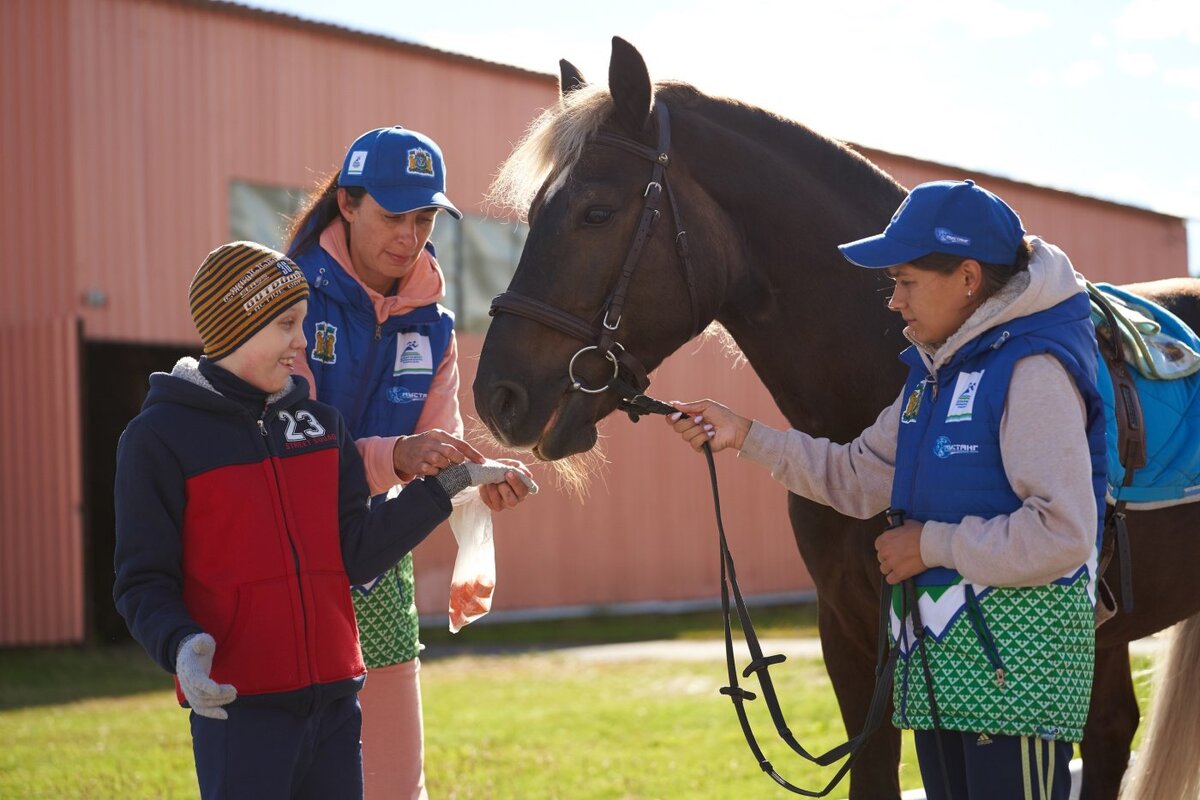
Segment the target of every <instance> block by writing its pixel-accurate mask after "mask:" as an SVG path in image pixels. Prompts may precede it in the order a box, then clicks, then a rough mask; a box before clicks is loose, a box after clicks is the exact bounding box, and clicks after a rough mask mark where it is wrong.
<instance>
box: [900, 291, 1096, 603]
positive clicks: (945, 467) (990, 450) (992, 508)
mask: <svg viewBox="0 0 1200 800" xmlns="http://www.w3.org/2000/svg"><path fill="white" fill-rule="evenodd" d="M1090 313H1091V311H1090V306H1089V304H1088V299H1087V295H1085V294H1082V293H1081V294H1079V295H1076V296H1074V297H1071V298H1069V299H1068V300H1065V301H1063V302H1062V303H1059V304H1058V305H1056V306H1054V307H1053V308H1049V309H1046V310H1045V311H1041V312H1038V313H1035V314H1031V315H1029V316H1027V317H1021V318H1019V319H1015V320H1012V321H1010V322H1007V323H1005V324H1003V325H1000V326H998V327H996V328H993V329H991V330H988V331H985V332H984V333H982V334H980V335H979V336H977V337H976V338H975V339H973V340H972V341H970V342H968V343H967V344H966V345H964V346H963V347H962V348H960V349H959V351H958V352H957V353H955V354H954V356H953V357H952V358H951V360H950V361H949V362H948V363H946V364H945V365H943V366H942V367H941V368H940V369H939V370H938V374H937V376H936V377H937V380H936V381H933V380H930V376H929V375H928V374H927V372H926V367H925V363H924V362H923V361H922V359H921V356H920V354H919V353H918V352H917V350H916V348H915V347H910V348H908V349H907V350H905V351H904V352H903V353H901V355H900V359H901V361H903V362H904V363H905V364H906V365H908V368H909V375H908V380H907V381H906V382H905V385H904V396H905V397H906V398H908V400H907V401H906V403H905V408H904V409H903V412H902V415H901V420H900V431H899V436H898V441H897V444H896V475H895V478H894V479H893V483H892V508H895V509H903V510H904V512H905V515H906V517H907V518H908V519H913V520H919V521H921V522H928V521H931V520H932V521H936V522H949V523H957V522H960V521H961V520H962V518H963V517H965V516H968V515H971V516H978V517H994V516H997V515H999V514H1011V513H1012V512H1014V511H1016V510H1017V509H1018V508H1020V506H1021V500H1020V498H1018V497H1017V496H1016V494H1014V493H1013V491H1012V488H1011V487H1010V486H1009V484H1008V478H1007V477H1006V476H1005V474H1004V464H1003V461H1002V459H1001V456H1000V419H1001V417H1002V416H1003V414H1004V404H1005V400H1006V398H1007V396H1008V384H1009V381H1010V379H1011V378H1012V372H1013V368H1014V367H1015V366H1016V363H1017V362H1018V361H1020V360H1021V359H1022V358H1025V357H1027V356H1032V355H1039V354H1049V355H1052V356H1054V357H1055V358H1057V359H1058V360H1059V362H1060V363H1061V364H1062V365H1063V367H1064V368H1065V369H1066V370H1067V372H1068V374H1070V376H1071V377H1072V379H1073V380H1074V381H1075V385H1076V387H1078V389H1079V392H1080V394H1081V395H1082V396H1083V401H1084V406H1085V408H1086V409H1087V426H1088V427H1087V437H1088V446H1089V449H1090V450H1091V454H1092V486H1093V490H1094V491H1095V494H1096V511H1097V518H1098V520H1099V522H1098V524H1097V530H1096V546H1097V549H1099V546H1100V535H1101V530H1102V527H1103V519H1104V494H1105V488H1106V485H1107V483H1106V477H1107V460H1106V459H1107V455H1106V450H1105V441H1106V440H1105V434H1104V427H1105V419H1104V406H1103V403H1102V402H1101V399H1100V393H1099V390H1098V388H1097V385H1096V376H1097V369H1098V367H1097V361H1098V358H1099V356H1098V351H1097V349H1096V335H1095V330H1094V328H1093V327H1092V324H1091V322H1090ZM1048 399H1049V398H1048ZM958 577H959V576H958V573H957V572H955V571H954V570H950V569H946V568H944V567H937V568H933V569H930V570H927V571H926V572H924V573H922V574H921V575H919V576H917V583H918V584H922V585H935V584H948V583H954V582H955V581H956V580H957V578H958Z"/></svg>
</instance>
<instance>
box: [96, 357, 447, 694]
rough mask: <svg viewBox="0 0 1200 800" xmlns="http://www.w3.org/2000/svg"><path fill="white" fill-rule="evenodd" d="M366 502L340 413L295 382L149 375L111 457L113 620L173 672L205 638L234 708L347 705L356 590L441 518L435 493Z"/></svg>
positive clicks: (193, 371)
mask: <svg viewBox="0 0 1200 800" xmlns="http://www.w3.org/2000/svg"><path fill="white" fill-rule="evenodd" d="M368 500H369V494H368V489H367V483H366V478H365V477H364V473H363V467H362V462H361V460H360V458H359V455H358V451H357V449H356V447H355V444H354V440H353V438H351V436H350V435H349V433H348V432H347V431H346V428H345V426H344V423H343V421H342V417H341V414H339V413H338V411H337V410H336V409H335V408H333V407H332V406H328V405H325V404H323V403H319V402H316V401H313V400H309V399H308V385H307V383H306V382H305V381H304V380H303V379H302V378H296V379H293V381H292V382H291V383H290V384H289V387H288V388H287V389H285V390H284V391H283V392H281V393H280V394H279V395H272V396H271V397H270V398H268V397H267V396H266V394H265V393H264V392H262V391H260V390H257V389H255V388H254V387H253V386H250V385H249V384H247V383H245V382H244V381H242V380H241V379H239V378H237V377H236V376H234V375H233V374H232V373H230V372H228V371H226V370H224V369H222V368H220V367H219V366H217V365H215V364H212V363H211V362H209V361H207V359H204V360H201V361H200V362H199V363H197V362H196V361H194V360H192V359H183V360H181V361H180V362H179V364H177V365H176V366H175V369H174V370H173V371H172V373H171V374H165V373H155V374H153V375H151V376H150V393H149V395H148V396H147V397H146V401H145V403H144V404H143V406H142V411H141V413H140V414H139V415H138V416H137V417H135V418H134V420H133V421H132V422H130V423H129V426H128V427H127V428H126V429H125V432H124V433H123V434H122V435H121V441H120V444H119V445H118V447H117V479H116V517H117V520H116V521H117V544H116V556H115V563H116V582H115V584H114V586H113V597H114V599H115V600H116V604H117V608H118V610H119V611H120V612H121V615H122V616H123V617H124V618H125V621H126V624H128V626H129V630H130V632H131V633H132V634H133V637H134V638H135V639H137V641H138V642H140V643H141V645H142V646H143V647H144V648H145V649H146V651H147V652H148V653H149V654H150V655H151V656H152V657H153V658H154V659H155V660H156V661H157V662H158V663H159V664H160V665H161V666H162V667H163V668H164V669H166V670H167V671H168V672H172V673H173V672H175V656H176V653H177V652H178V650H179V645H180V643H181V642H182V640H183V639H184V638H185V637H186V636H188V635H190V634H193V633H200V632H202V631H203V632H207V633H209V634H211V635H212V636H213V638H214V639H215V640H216V643H217V648H216V653H215V656H214V658H213V667H212V673H211V675H212V678H213V680H215V681H216V682H218V683H230V684H233V686H234V688H236V689H237V691H238V701H235V702H242V701H250V702H264V701H265V702H275V701H279V702H285V701H287V700H290V699H293V695H294V697H295V698H302V697H304V696H305V694H306V693H307V692H310V691H311V690H312V687H320V691H321V692H322V695H323V696H326V697H328V696H337V695H340V694H350V693H352V692H355V691H357V690H358V688H359V687H360V686H361V685H362V681H363V676H364V674H365V672H366V670H365V668H364V666H363V661H362V653H361V650H360V649H359V645H358V629H357V627H356V626H355V622H354V608H353V606H352V604H351V600H350V592H349V587H350V584H351V583H364V582H366V581H369V580H371V579H372V578H374V577H375V576H377V575H379V574H381V573H383V572H384V571H386V570H387V569H388V568H389V567H391V566H392V565H393V564H394V563H396V562H397V561H398V560H400V558H402V557H403V556H404V555H405V554H406V553H408V552H409V551H410V550H412V549H413V548H414V547H416V546H417V544H419V543H420V542H421V541H422V540H423V539H424V538H425V537H426V536H427V535H428V534H429V533H431V532H432V531H433V530H434V528H436V527H437V525H438V524H439V523H441V522H442V521H443V520H445V519H446V518H447V517H448V516H449V514H450V498H449V497H448V496H447V494H446V492H445V490H444V489H443V488H442V486H441V484H439V483H438V482H437V481H424V480H416V481H413V482H412V483H410V484H409V485H408V486H407V487H406V488H405V489H404V490H403V491H402V492H400V494H399V495H398V496H397V497H396V498H394V499H393V500H390V501H388V502H386V503H378V504H376V507H375V508H374V509H370V508H369V505H368ZM176 691H177V694H178V696H179V701H180V703H185V700H184V697H183V694H182V692H180V691H179V690H178V682H176ZM264 695H265V697H264Z"/></svg>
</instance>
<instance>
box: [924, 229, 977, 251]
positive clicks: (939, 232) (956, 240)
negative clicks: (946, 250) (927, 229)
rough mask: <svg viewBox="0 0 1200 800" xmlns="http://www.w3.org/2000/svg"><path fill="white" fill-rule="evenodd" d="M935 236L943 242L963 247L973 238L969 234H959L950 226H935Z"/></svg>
mask: <svg viewBox="0 0 1200 800" xmlns="http://www.w3.org/2000/svg"><path fill="white" fill-rule="evenodd" d="M933 236H934V238H935V239H937V240H938V241H939V242H941V243H942V244H957V245H961V246H963V247H967V246H969V245H970V244H971V238H970V237H969V236H959V235H958V234H957V233H955V232H954V231H952V230H950V229H949V228H934V229H933Z"/></svg>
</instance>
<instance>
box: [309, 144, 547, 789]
mask: <svg viewBox="0 0 1200 800" xmlns="http://www.w3.org/2000/svg"><path fill="white" fill-rule="evenodd" d="M443 211H444V212H445V213H447V214H449V215H450V216H452V217H454V218H455V219H461V218H462V214H461V213H460V212H459V210H458V209H457V208H455V206H454V204H453V203H451V202H450V198H449V197H447V196H446V166H445V161H444V160H443V158H442V151H441V148H439V147H438V145H437V143H436V142H434V141H433V140H432V139H431V138H429V137H428V136H426V135H424V134H422V133H418V132H417V131H413V130H408V129H406V128H403V127H400V126H395V127H390V128H376V129H374V130H371V131H367V132H366V133H364V134H362V135H361V136H359V137H358V139H356V140H355V142H354V143H353V144H352V145H350V148H349V150H347V152H346V154H345V157H344V158H343V162H342V168H341V171H340V172H339V173H338V174H337V175H334V176H330V177H329V178H328V179H327V180H326V181H325V182H324V183H323V185H321V186H319V187H318V188H317V189H316V190H315V191H314V192H313V194H312V195H311V197H310V198H309V202H308V203H307V205H306V207H305V209H304V211H302V212H301V213H300V214H299V215H298V217H297V218H296V219H295V220H294V221H293V224H292V229H291V243H290V245H289V247H288V254H289V256H291V257H292V258H293V259H294V260H295V261H296V263H297V264H299V265H300V267H301V268H302V269H303V270H304V274H305V276H306V277H307V278H308V282H309V285H310V286H311V289H312V293H311V297H310V300H309V310H308V315H307V317H306V318H305V321H304V333H305V335H306V337H307V338H308V341H309V345H310V347H309V351H308V359H307V362H306V363H301V362H299V361H298V362H297V370H296V371H297V373H299V374H302V375H305V377H307V378H309V383H310V385H311V386H312V387H313V391H314V392H315V398H316V399H318V400H321V401H323V402H326V403H329V404H331V405H334V406H336V407H337V408H338V409H339V410H340V411H341V412H342V414H343V415H344V416H345V418H346V424H347V427H348V428H349V430H350V432H351V433H352V434H353V435H354V437H355V439H356V440H357V443H358V447H359V451H360V452H361V453H362V456H363V462H364V464H365V466H366V472H367V481H368V483H369V484H370V488H371V492H372V494H373V495H375V496H376V497H378V496H379V495H382V494H385V493H387V492H388V491H389V490H391V489H393V487H395V486H397V485H398V484H401V483H404V482H407V481H410V480H412V479H413V478H415V477H422V476H427V475H436V474H438V473H439V472H440V471H441V470H443V469H445V468H447V467H449V466H450V465H452V464H459V463H462V462H463V461H465V460H470V461H476V462H481V461H482V460H483V456H482V455H481V454H480V453H479V452H478V451H477V450H476V449H475V448H474V447H472V446H471V445H470V444H468V443H467V442H465V441H464V440H463V423H462V416H461V414H460V412H459V405H458V388H459V373H458V363H457V355H458V350H457V345H456V341H455V336H454V319H453V316H452V315H451V314H450V313H449V311H447V310H446V309H445V308H443V307H442V306H441V305H439V301H440V300H442V298H443V297H444V294H445V284H446V281H445V277H444V276H443V274H442V271H441V268H440V267H439V266H438V263H437V259H436V258H435V257H434V252H433V248H432V246H431V245H430V244H429V236H430V234H431V233H432V232H433V227H434V224H435V221H436V219H437V217H438V216H439V215H440V213H441V212H443ZM506 463H509V464H510V465H512V466H513V467H514V472H513V473H511V474H510V475H509V476H508V481H507V482H506V483H501V484H497V485H493V486H488V487H486V488H484V489H480V493H479V498H478V500H479V501H481V502H482V503H484V504H486V506H487V507H488V508H489V509H491V510H492V511H500V510H503V509H505V508H511V507H512V506H515V505H516V504H517V503H519V502H520V501H521V500H522V499H524V498H525V497H526V495H527V494H528V489H527V488H526V485H525V483H524V482H523V481H522V480H521V479H520V476H518V475H517V474H516V471H515V470H518V469H520V470H522V471H524V467H523V466H521V465H520V464H519V462H515V461H514V462H506ZM454 520H455V518H454V517H453V516H452V518H451V522H452V524H453V523H454ZM352 594H353V597H354V608H355V614H356V616H357V619H358V627H359V636H360V639H361V642H362V650H363V657H364V660H365V661H366V665H367V669H368V671H369V679H368V680H367V682H366V687H365V688H364V690H363V692H362V693H361V695H360V700H361V703H362V712H363V732H362V740H363V772H364V777H365V782H366V797H368V798H371V797H376V798H381V797H389V798H393V797H394V798H404V800H409V798H424V797H425V796H426V791H425V776H424V766H423V761H424V745H423V734H422V722H421V696H420V684H419V681H418V673H419V670H420V661H419V659H418V657H417V656H418V654H419V651H420V649H421V645H420V642H419V639H418V634H419V630H418V623H417V609H416V604H415V602H414V584H413V563H412V556H411V555H409V556H407V557H406V558H405V559H404V560H402V561H401V562H400V563H399V564H398V565H397V566H396V567H394V568H393V569H391V570H389V571H388V572H386V573H384V574H383V575H381V576H379V577H378V578H377V579H376V580H374V581H371V582H369V583H367V584H364V585H360V586H355V587H353V589H352Z"/></svg>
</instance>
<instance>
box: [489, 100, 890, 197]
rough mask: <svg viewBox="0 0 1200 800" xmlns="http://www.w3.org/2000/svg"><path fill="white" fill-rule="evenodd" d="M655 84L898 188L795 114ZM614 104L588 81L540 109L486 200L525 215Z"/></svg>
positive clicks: (822, 160)
mask: <svg viewBox="0 0 1200 800" xmlns="http://www.w3.org/2000/svg"><path fill="white" fill-rule="evenodd" d="M654 88H655V95H656V96H657V95H662V97H663V98H664V99H666V100H669V101H671V105H672V107H676V106H678V107H680V108H685V107H691V108H695V107H697V106H700V105H705V106H707V107H709V108H710V109H712V114H711V118H712V119H713V120H714V121H715V120H717V119H720V120H722V123H723V124H725V125H727V126H728V127H730V128H734V127H736V128H739V129H744V128H745V127H746V117H747V115H748V116H750V117H753V118H755V119H756V120H758V121H759V122H760V124H763V125H766V126H770V127H772V128H774V129H776V133H777V134H778V136H770V137H762V139H761V140H760V145H759V146H766V142H773V143H777V142H778V141H780V137H786V141H788V143H789V147H788V149H787V153H788V155H789V156H790V157H793V158H794V157H795V156H796V155H797V150H796V149H793V148H795V147H796V146H797V145H802V146H803V148H804V149H806V150H809V151H810V153H811V155H812V156H813V157H812V158H810V159H808V161H809V163H810V164H814V165H828V166H829V167H832V168H834V169H837V170H838V175H837V180H838V181H839V182H844V181H845V180H846V179H847V178H848V177H850V176H849V175H847V172H846V170H847V167H850V169H851V170H852V172H853V173H855V175H854V177H856V178H857V179H859V180H861V181H862V182H863V186H864V188H866V187H868V186H870V185H878V181H879V180H880V179H882V180H884V181H886V182H887V183H890V184H892V185H893V186H896V187H897V188H899V185H898V184H897V183H896V181H895V180H894V179H892V178H891V176H889V175H888V174H887V173H885V172H884V171H883V170H881V169H879V167H877V166H876V165H875V164H873V163H872V162H871V161H869V160H868V159H867V158H865V157H864V156H862V155H861V154H860V153H858V152H857V151H855V150H853V149H852V148H850V147H849V146H847V145H846V144H844V143H842V142H840V141H837V140H835V139H831V138H829V137H826V136H823V135H821V134H819V133H817V132H816V131H813V130H812V129H811V128H808V127H807V126H805V125H803V124H802V123H799V122H796V121H795V120H791V119H787V118H785V117H781V116H779V115H777V114H774V113H772V112H770V111H767V110H765V109H762V108H759V107H757V106H752V105H749V104H747V103H743V102H742V101H740V100H736V99H733V98H726V97H715V96H709V95H706V94H704V93H703V92H701V91H699V90H698V89H696V88H695V87H693V86H691V85H690V84H687V83H683V82H680V81H662V82H659V83H657V84H655V87H654ZM613 108H614V106H613V100H612V95H611V94H610V93H609V90H608V87H607V86H604V85H600V84H588V85H585V86H583V87H581V88H579V89H576V90H574V91H572V92H570V93H569V94H567V95H566V96H564V97H562V98H561V100H560V101H559V102H558V103H556V104H555V105H553V106H551V107H549V108H547V109H545V110H544V111H542V113H541V114H539V115H538V116H537V117H536V118H535V119H534V120H533V122H531V123H530V125H529V127H528V129H527V130H526V132H525V134H524V136H522V137H521V139H520V141H518V142H517V145H516V146H515V147H514V148H513V151H512V153H511V154H510V155H509V157H508V158H507V159H505V161H504V163H503V164H501V165H500V169H499V171H498V173H497V175H496V178H495V180H494V181H493V182H492V186H491V188H490V189H489V191H488V194H487V202H488V203H489V204H490V205H494V206H497V207H499V208H500V209H502V210H509V211H514V212H516V213H517V214H519V215H521V216H522V218H524V215H525V214H526V213H527V212H528V210H529V207H530V205H531V203H532V202H533V200H534V198H535V197H536V196H537V194H538V192H539V191H540V190H541V188H542V186H543V185H544V184H546V181H547V180H548V179H549V178H551V176H553V182H552V183H550V185H549V186H547V193H550V194H552V193H553V192H554V191H555V190H556V189H558V188H559V187H561V186H562V184H563V183H564V182H565V181H566V179H567V177H568V176H569V175H570V173H571V169H572V168H573V167H574V166H575V164H576V163H577V162H578V161H579V158H580V156H581V154H582V153H583V150H584V147H585V146H586V145H587V142H588V140H589V139H590V138H591V137H592V136H593V135H594V134H595V133H596V131H597V130H598V129H599V128H600V126H601V125H602V124H603V123H604V122H605V121H606V120H607V119H608V118H609V117H610V116H611V115H612V112H613ZM739 118H740V119H739ZM739 123H740V124H739Z"/></svg>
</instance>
